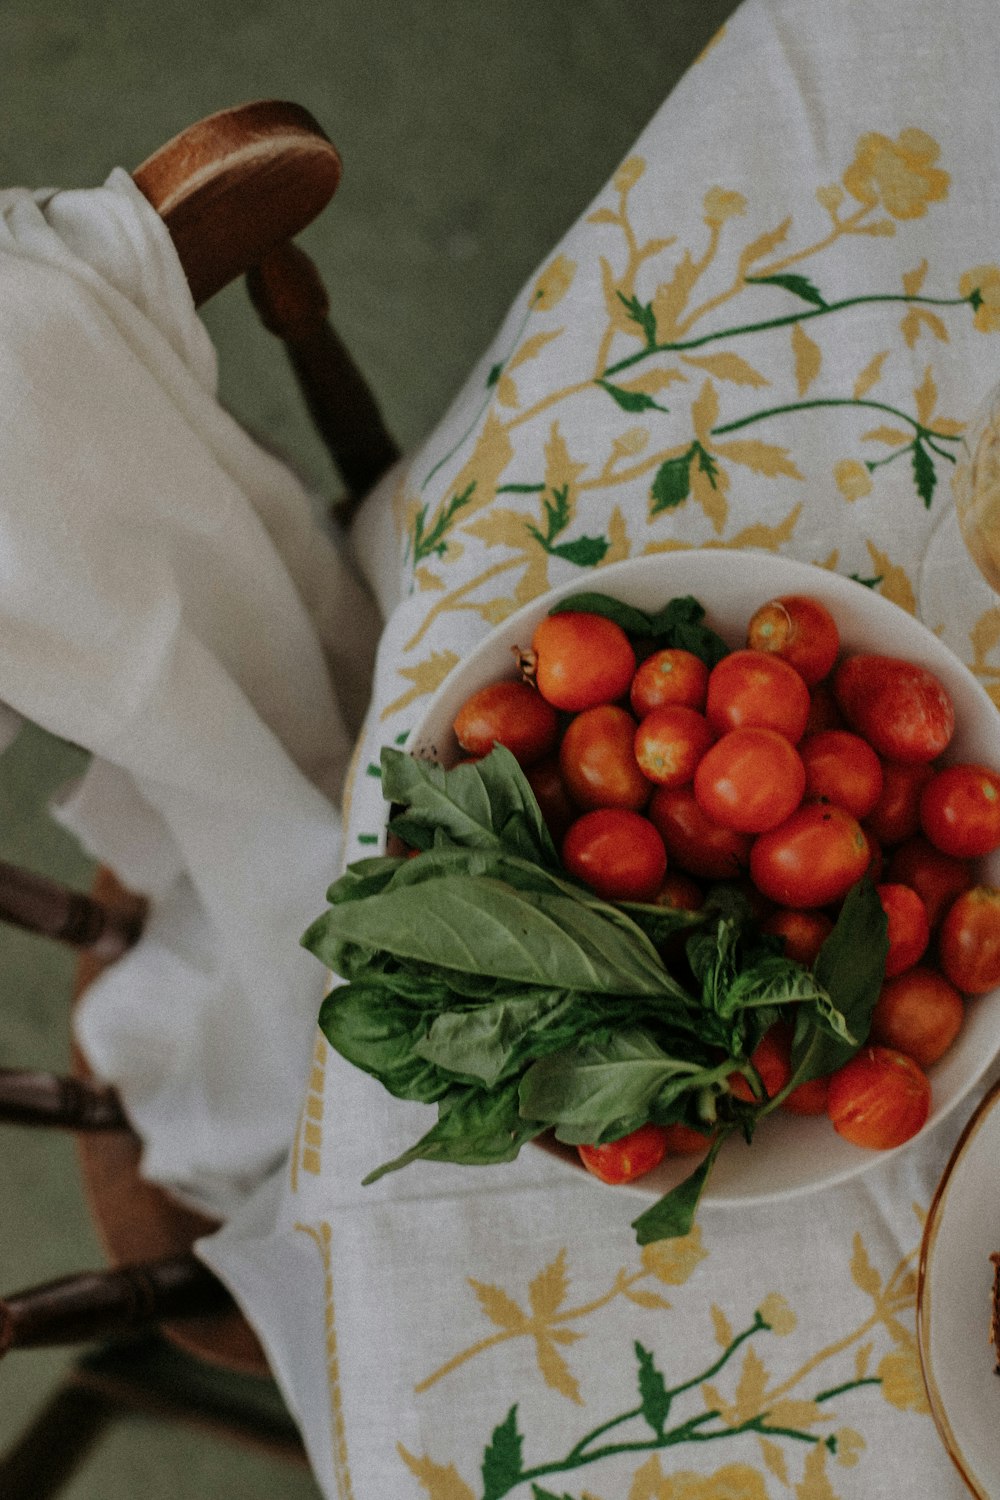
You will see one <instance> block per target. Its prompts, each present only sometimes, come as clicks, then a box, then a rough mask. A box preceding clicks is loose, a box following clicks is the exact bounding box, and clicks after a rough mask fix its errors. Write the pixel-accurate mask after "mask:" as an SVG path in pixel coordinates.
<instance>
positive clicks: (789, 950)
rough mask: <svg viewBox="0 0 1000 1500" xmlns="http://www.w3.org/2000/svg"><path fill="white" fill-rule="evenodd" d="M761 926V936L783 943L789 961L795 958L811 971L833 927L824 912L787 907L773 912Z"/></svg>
mask: <svg viewBox="0 0 1000 1500" xmlns="http://www.w3.org/2000/svg"><path fill="white" fill-rule="evenodd" d="M760 925H761V931H762V932H769V933H772V934H773V935H774V936H775V937H780V938H781V939H782V940H783V942H784V952H785V957H786V958H794V960H795V962H796V963H798V964H804V965H805V967H806V968H807V969H811V968H812V966H813V964H814V963H815V962H816V959H817V957H818V956H819V950H820V949H821V948H822V946H823V944H824V943H825V942H826V940H827V938H828V937H829V936H830V933H831V932H832V931H833V923H832V921H831V920H830V918H829V917H828V916H827V915H826V914H825V912H820V911H795V910H793V909H792V908H791V907H787V906H783V907H781V908H779V910H778V911H775V912H772V913H771V915H770V916H769V917H765V919H764V921H763V922H762V923H761V924H760Z"/></svg>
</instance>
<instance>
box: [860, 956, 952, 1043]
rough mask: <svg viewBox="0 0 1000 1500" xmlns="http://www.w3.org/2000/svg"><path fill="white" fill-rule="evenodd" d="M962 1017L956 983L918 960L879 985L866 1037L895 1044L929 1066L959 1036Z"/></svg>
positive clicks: (878, 1041) (872, 1040)
mask: <svg viewBox="0 0 1000 1500" xmlns="http://www.w3.org/2000/svg"><path fill="white" fill-rule="evenodd" d="M964 1017H965V1005H964V1003H963V1000H962V996H961V995H960V994H959V992H958V990H957V989H956V988H955V986H954V985H953V984H950V983H949V982H948V980H947V979H946V978H945V977H944V975H943V974H939V973H938V972H937V970H936V969H930V968H927V967H926V966H925V965H924V964H917V965H915V967H914V968H912V969H907V971H906V973H905V974H897V975H896V976H895V977H894V978H891V979H887V980H886V982H885V984H884V985H883V986H882V989H881V992H880V993H879V997H878V1000H877V1001H876V1002H875V1009H874V1010H873V1011H872V1023H871V1030H870V1031H869V1033H868V1039H869V1041H871V1042H877V1043H879V1044H880V1045H882V1046H885V1047H895V1049H896V1051H897V1052H905V1053H906V1055H907V1057H912V1058H913V1061H914V1062H916V1063H919V1064H920V1066H921V1067H922V1068H929V1067H930V1066H931V1064H932V1063H936V1062H937V1060H938V1058H940V1057H943V1056H944V1054H945V1053H946V1052H947V1050H948V1048H949V1047H950V1046H951V1044H952V1042H953V1041H954V1040H955V1038H956V1037H957V1036H958V1033H959V1030H960V1029H961V1026H962V1021H963V1019H964Z"/></svg>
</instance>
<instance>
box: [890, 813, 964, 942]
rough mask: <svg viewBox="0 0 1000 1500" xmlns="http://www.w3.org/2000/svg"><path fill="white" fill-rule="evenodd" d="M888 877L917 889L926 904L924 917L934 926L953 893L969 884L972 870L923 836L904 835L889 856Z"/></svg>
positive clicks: (959, 893)
mask: <svg viewBox="0 0 1000 1500" xmlns="http://www.w3.org/2000/svg"><path fill="white" fill-rule="evenodd" d="M888 874H889V879H890V880H894V881H898V882H899V883H900V884H901V885H908V886H910V887H911V888H912V889H913V890H915V891H916V893H917V895H918V896H919V897H920V899H921V901H922V902H923V903H924V906H925V907H926V908H927V919H928V921H929V922H930V924H931V927H932V928H934V927H936V926H937V925H938V923H939V922H940V920H941V918H942V917H943V916H944V914H945V912H946V911H947V909H948V907H949V906H950V905H951V903H952V902H953V901H954V899H955V897H956V896H960V895H961V894H962V892H963V891H967V890H968V889H969V887H970V885H971V884H972V878H973V877H972V870H971V869H970V867H969V865H967V864H966V863H965V861H964V860H961V859H952V857H951V855H950V854H942V853H941V851H940V849H935V848H934V845H933V844H932V843H931V842H930V841H929V840H928V839H925V838H923V837H922V836H921V835H920V834H918V835H917V836H916V838H912V839H907V841H906V843H905V844H900V846H899V848H898V849H897V850H896V852H895V853H894V854H893V856H892V860H891V861H890V864H889V871H888Z"/></svg>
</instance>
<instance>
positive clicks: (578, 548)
mask: <svg viewBox="0 0 1000 1500" xmlns="http://www.w3.org/2000/svg"><path fill="white" fill-rule="evenodd" d="M609 546H610V543H609V542H608V540H607V538H606V537H603V536H580V537H577V539H576V541H574V542H560V543H559V544H558V545H557V546H555V547H548V548H546V551H547V552H549V553H550V554H551V555H552V556H553V557H561V558H564V559H565V561H566V562H571V563H575V564H576V566H577V567H578V568H596V567H597V565H598V564H599V563H601V562H603V561H604V558H605V556H606V554H607V550H608V547H609Z"/></svg>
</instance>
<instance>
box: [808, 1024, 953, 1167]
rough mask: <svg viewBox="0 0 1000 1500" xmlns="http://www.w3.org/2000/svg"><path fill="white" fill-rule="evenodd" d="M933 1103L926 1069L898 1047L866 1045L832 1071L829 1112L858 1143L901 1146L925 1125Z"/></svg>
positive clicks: (879, 1148)
mask: <svg viewBox="0 0 1000 1500" xmlns="http://www.w3.org/2000/svg"><path fill="white" fill-rule="evenodd" d="M930 1107H931V1086H930V1081H929V1079H928V1078H927V1075H926V1073H924V1071H923V1069H922V1068H921V1067H920V1065H919V1064H918V1063H916V1062H914V1061H913V1059H912V1057H907V1056H906V1054H905V1053H903V1052H898V1051H896V1049H895V1048H893V1047H876V1046H870V1047H862V1049H861V1051H860V1052H856V1053H855V1055H854V1056H853V1057H852V1058H851V1060H850V1062H848V1063H845V1064H844V1066H843V1067H842V1068H840V1069H838V1071H837V1072H836V1073H833V1074H831V1076H830V1089H829V1094H828V1096H827V1113H828V1114H829V1116H830V1119H831V1120H832V1121H833V1128H834V1130H835V1131H836V1132H837V1134H838V1135H841V1136H843V1138H844V1139H845V1140H846V1141H851V1142H852V1144H853V1145H855V1146H867V1147H868V1148H869V1149H871V1150H873V1151H889V1150H891V1149H892V1148H893V1147H894V1146H901V1145H902V1144H903V1142H904V1141H908V1140H910V1138H911V1137H912V1136H915V1135H916V1134H917V1131H918V1130H920V1129H922V1128H923V1125H924V1123H925V1121H926V1119H927V1116H928V1114H929V1113H930Z"/></svg>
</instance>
